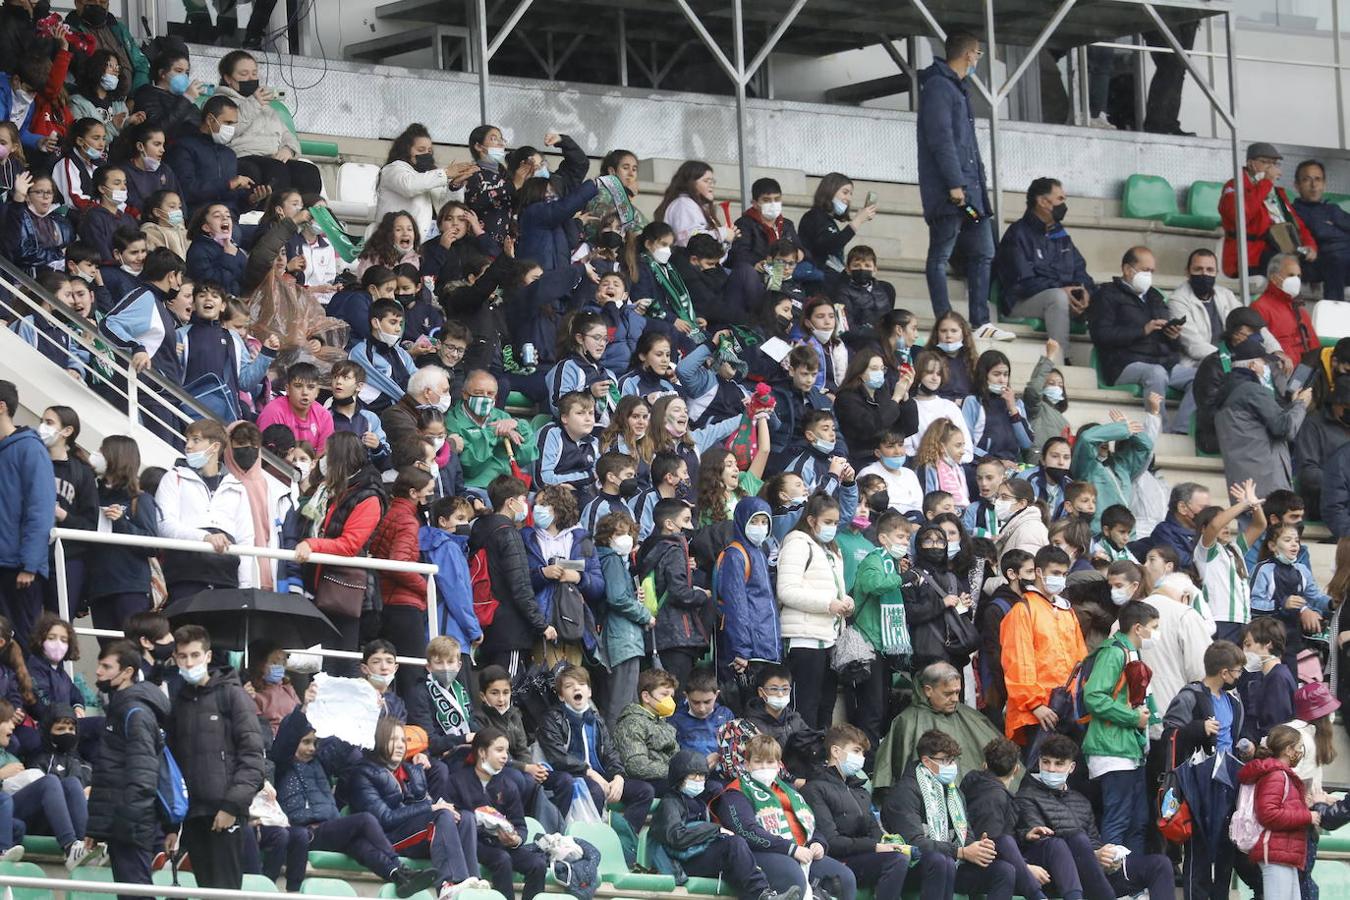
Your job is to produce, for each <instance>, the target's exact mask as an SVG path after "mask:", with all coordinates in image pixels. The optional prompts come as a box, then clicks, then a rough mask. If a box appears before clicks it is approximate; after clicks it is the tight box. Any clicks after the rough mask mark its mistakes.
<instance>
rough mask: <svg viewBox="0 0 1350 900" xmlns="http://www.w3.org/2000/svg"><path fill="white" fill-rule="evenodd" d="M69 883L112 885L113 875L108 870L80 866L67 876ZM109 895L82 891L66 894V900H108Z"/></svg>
mask: <svg viewBox="0 0 1350 900" xmlns="http://www.w3.org/2000/svg"><path fill="white" fill-rule="evenodd" d="M68 877H69V878H70V880H71V881H94V882H98V883H99V884H112V882H113V873H112V869H109V868H106V867H104V868H93V867H91V866H82V867H80V868H78V869H76V870H75V871H74V872H71V873H70V875H69V876H68ZM110 896H111V895H110V894H95V893H89V892H83V891H71V892H69V893H67V894H66V900H108V897H110Z"/></svg>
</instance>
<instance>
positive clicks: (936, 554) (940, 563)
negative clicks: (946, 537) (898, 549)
mask: <svg viewBox="0 0 1350 900" xmlns="http://www.w3.org/2000/svg"><path fill="white" fill-rule="evenodd" d="M918 556H919V562H921V563H923V564H924V565H926V566H929V567H931V568H934V569H941V568H945V567H946V565H947V548H946V547H920V548H919V553H918Z"/></svg>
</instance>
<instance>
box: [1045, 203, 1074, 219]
mask: <svg viewBox="0 0 1350 900" xmlns="http://www.w3.org/2000/svg"><path fill="white" fill-rule="evenodd" d="M1068 214H1069V204H1067V203H1056V204H1055V205H1054V206H1052V207H1050V216H1051V218H1053V219H1054V220H1055V221H1056V222H1063V221H1064V217H1065V216H1067V215H1068Z"/></svg>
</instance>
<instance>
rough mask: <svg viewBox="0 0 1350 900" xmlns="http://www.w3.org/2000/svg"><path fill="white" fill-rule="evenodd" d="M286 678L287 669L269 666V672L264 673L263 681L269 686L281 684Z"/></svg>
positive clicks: (280, 666)
mask: <svg viewBox="0 0 1350 900" xmlns="http://www.w3.org/2000/svg"><path fill="white" fill-rule="evenodd" d="M285 677H286V667H285V666H283V665H280V664H278V665H275V666H268V667H267V671H266V672H265V673H263V681H265V682H267V683H268V684H281V679H283V678H285Z"/></svg>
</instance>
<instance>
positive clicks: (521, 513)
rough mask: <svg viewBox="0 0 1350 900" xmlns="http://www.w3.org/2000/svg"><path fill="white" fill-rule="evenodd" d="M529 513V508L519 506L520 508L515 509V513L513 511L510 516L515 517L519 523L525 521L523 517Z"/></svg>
mask: <svg viewBox="0 0 1350 900" xmlns="http://www.w3.org/2000/svg"><path fill="white" fill-rule="evenodd" d="M529 514H530V509H529V507H527V506H521V508H520V509H518V510H516V513H515V515H514V516H512V518H513V519H515V521H516V522H517V523H520V522H524V521H525V517H526V516H527V515H529Z"/></svg>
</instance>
